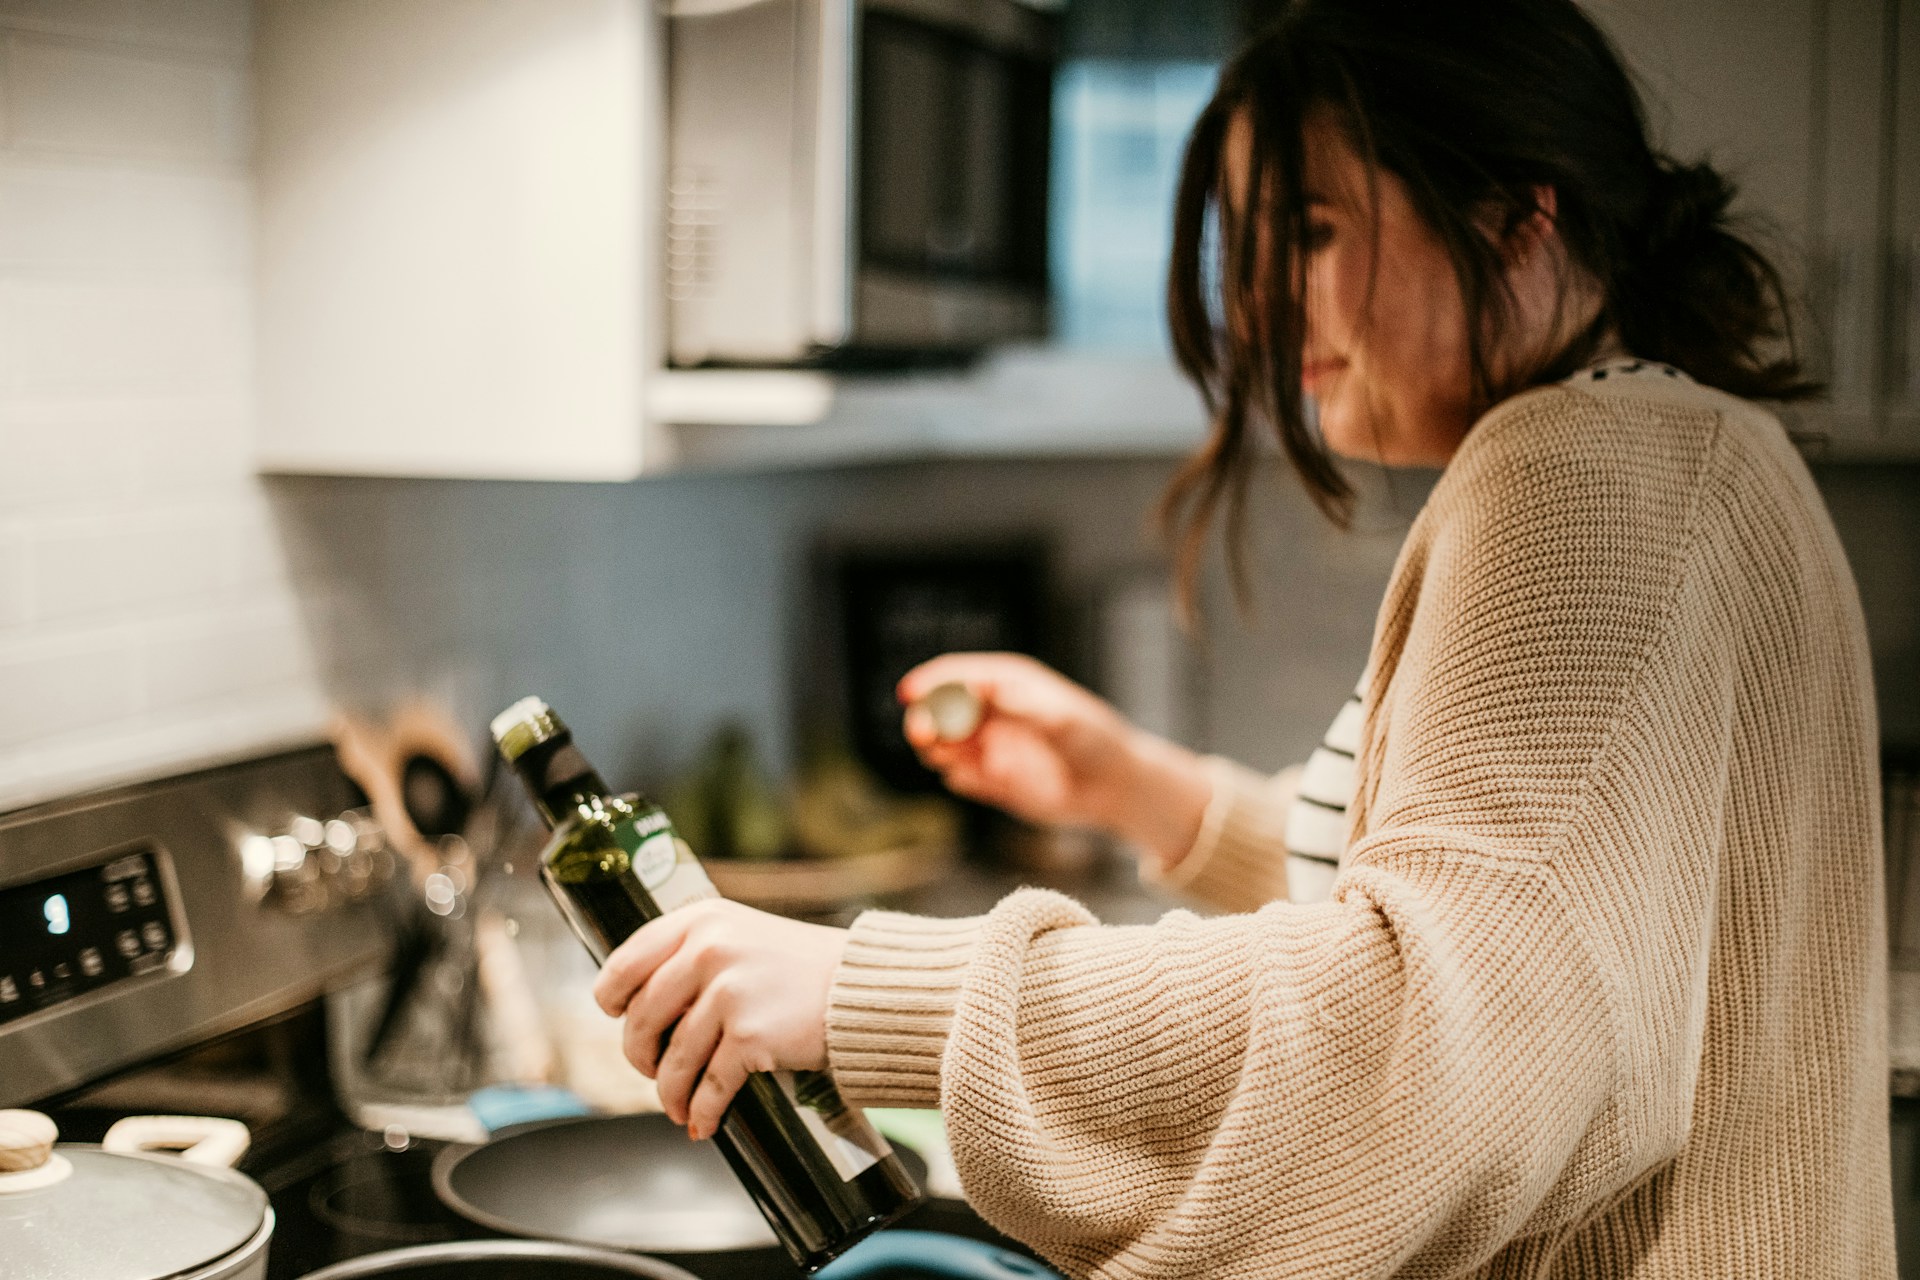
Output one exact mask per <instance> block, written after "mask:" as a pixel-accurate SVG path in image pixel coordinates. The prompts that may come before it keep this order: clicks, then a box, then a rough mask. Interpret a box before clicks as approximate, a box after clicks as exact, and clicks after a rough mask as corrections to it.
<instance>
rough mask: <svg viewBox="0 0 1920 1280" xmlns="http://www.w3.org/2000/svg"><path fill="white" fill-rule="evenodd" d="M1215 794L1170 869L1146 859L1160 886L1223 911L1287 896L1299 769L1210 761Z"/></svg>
mask: <svg viewBox="0 0 1920 1280" xmlns="http://www.w3.org/2000/svg"><path fill="white" fill-rule="evenodd" d="M1206 768H1207V773H1208V776H1209V777H1210V778H1211V780H1212V782H1213V798H1212V799H1211V800H1210V801H1209V802H1208V804H1207V811H1206V813H1205V815H1204V816H1203V817H1202V818H1201V821H1200V833H1199V835H1197V836H1196V837H1195V838H1194V842H1193V847H1192V848H1191V849H1189V850H1188V851H1187V852H1186V854H1185V855H1184V856H1183V857H1182V858H1181V859H1180V860H1179V861H1178V862H1175V863H1173V864H1172V865H1171V866H1166V867H1160V866H1155V865H1153V864H1150V863H1146V862H1143V863H1142V864H1141V873H1140V878H1141V879H1142V880H1144V881H1145V882H1146V883H1148V884H1150V885H1153V886H1155V887H1156V888H1160V889H1165V890H1168V891H1169V892H1172V893H1177V894H1180V895H1181V896H1183V897H1185V898H1187V899H1190V900H1191V901H1193V902H1196V903H1200V904H1203V905H1205V906H1209V907H1215V908H1218V909H1219V910H1222V911H1253V910H1257V909H1258V908H1260V907H1263V906H1265V905H1266V904H1267V903H1269V902H1278V901H1282V900H1284V899H1285V898H1287V897H1288V887H1287V843H1286V831H1287V815H1288V812H1289V811H1290V810H1291V809H1292V808H1293V797H1294V792H1295V790H1296V788H1297V785H1298V781H1299V777H1300V771H1299V770H1298V769H1297V768H1295V769H1283V770H1282V771H1281V772H1280V773H1278V774H1276V775H1274V776H1272V777H1269V776H1267V775H1265V774H1261V773H1256V772H1254V771H1253V770H1252V769H1249V768H1247V767H1246V766H1245V765H1242V764H1236V763H1234V762H1233V761H1231V760H1227V759H1224V758H1222V757H1220V756H1209V757H1207V760H1206Z"/></svg>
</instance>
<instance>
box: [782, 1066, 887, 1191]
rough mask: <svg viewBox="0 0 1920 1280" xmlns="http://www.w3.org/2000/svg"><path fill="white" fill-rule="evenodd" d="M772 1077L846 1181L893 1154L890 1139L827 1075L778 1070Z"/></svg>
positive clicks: (822, 1072)
mask: <svg viewBox="0 0 1920 1280" xmlns="http://www.w3.org/2000/svg"><path fill="white" fill-rule="evenodd" d="M772 1075H773V1078H774V1079H775V1080H778V1081H779V1082H780V1088H781V1090H782V1091H783V1092H784V1093H785V1094H786V1095H787V1100H788V1101H790V1102H792V1103H793V1111H794V1114H795V1115H797V1116H799V1117H800V1123H801V1124H803V1125H805V1126H806V1127H807V1132H808V1133H810V1134H812V1135H813V1140H814V1141H815V1142H817V1143H819V1144H820V1150H821V1151H822V1152H823V1153H825V1155H826V1157H827V1159H828V1160H829V1161H831V1162H832V1164H833V1167H834V1169H835V1170H836V1171H837V1172H838V1173H839V1174H840V1177H841V1178H842V1179H843V1180H844V1181H847V1182H851V1181H853V1180H854V1179H855V1178H857V1177H859V1176H860V1175H861V1174H862V1173H865V1172H866V1171H867V1170H868V1169H871V1168H873V1166H874V1165H876V1164H879V1163H880V1162H881V1161H882V1160H884V1159H886V1158H887V1157H888V1156H889V1155H892V1154H893V1148H892V1147H891V1146H889V1145H888V1144H887V1140H886V1139H885V1138H883V1137H881V1136H880V1134H879V1132H878V1131H876V1130H875V1129H874V1127H873V1125H872V1124H870V1123H868V1121H867V1117H866V1113H865V1112H863V1111H858V1110H855V1109H854V1108H853V1107H850V1106H848V1105H847V1104H846V1103H845V1102H844V1101H842V1100H841V1098H840V1091H839V1090H838V1089H836V1088H834V1087H833V1078H832V1077H831V1076H829V1075H827V1073H826V1072H824V1071H775V1072H773V1073H772Z"/></svg>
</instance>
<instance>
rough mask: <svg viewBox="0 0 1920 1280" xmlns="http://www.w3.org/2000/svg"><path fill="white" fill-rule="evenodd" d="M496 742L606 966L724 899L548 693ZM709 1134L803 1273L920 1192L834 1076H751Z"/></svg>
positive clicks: (579, 921)
mask: <svg viewBox="0 0 1920 1280" xmlns="http://www.w3.org/2000/svg"><path fill="white" fill-rule="evenodd" d="M493 738H494V742H495V743H496V744H497V745H498V747H499V750H500V754H501V756H502V757H503V758H504V759H505V760H506V762H507V763H508V764H510V765H512V766H513V768H514V771H515V772H516V773H518V774H519V775H520V780H521V781H522V782H524V783H525V784H526V786H527V790H528V791H529V792H531V793H532V795H533V801H534V805H535V807H536V808H538V809H539V811H540V814H541V816H542V817H543V818H545V819H546V821H547V825H548V826H549V827H551V828H552V829H553V838H552V839H551V840H550V841H549V842H548V843H547V846H546V848H545V849H544V850H542V851H541V855H540V876H541V879H542V880H544V881H545V882H546V885H547V888H548V890H549V891H550V892H551V893H552V894H553V897H554V901H556V902H557V903H559V904H560V910H561V912H562V913H563V914H564V915H565V916H566V918H567V921H568V922H569V923H570V924H571V925H572V926H573V930H574V932H575V933H576V934H578V935H579V937H580V940H581V941H582V942H584V943H585V944H586V946H587V950H588V951H590V952H592V953H593V958H594V960H595V961H596V962H597V963H601V964H604V963H606V959H607V956H608V955H609V954H610V953H611V952H612V951H613V949H614V948H615V947H617V946H619V945H620V944H621V943H622V942H624V941H625V940H626V938H627V936H628V935H629V934H631V933H633V932H634V930H636V929H638V928H639V927H640V926H641V925H643V924H645V923H646V922H647V921H649V920H652V919H655V918H656V917H658V916H661V915H664V914H665V913H667V912H669V911H672V910H675V909H676V908H679V907H683V906H685V905H687V904H688V903H690V902H698V901H700V900H701V899H704V898H713V897H718V896H719V895H718V894H717V893H716V892H715V890H714V887H713V885H712V883H711V882H710V881H709V880H708V879H707V874H706V872H705V871H703V870H702V869H701V867H700V863H699V861H698V860H697V859H696V858H695V857H694V856H693V851H692V850H691V849H689V848H688V847H687V845H686V842H685V841H683V840H681V839H680V838H679V837H678V836H677V835H675V834H674V830H673V824H672V823H671V822H669V821H668V819H667V815H666V813H665V812H664V811H663V810H662V809H661V808H660V806H659V805H657V804H654V803H653V802H652V801H650V800H647V799H644V798H642V797H640V796H637V795H615V794H614V793H613V792H612V790H611V789H610V788H609V787H608V786H607V784H606V782H605V781H604V780H602V779H601V777H600V775H599V774H598V773H597V772H595V771H594V768H593V766H592V765H590V764H588V763H587V760H586V757H585V756H583V755H581V754H580V751H579V749H578V748H577V747H575V746H574V745H573V734H572V733H571V732H570V731H569V730H568V729H567V727H566V725H565V724H563V723H562V722H561V720H560V718H559V717H558V716H556V715H555V714H554V713H553V710H552V709H551V708H550V707H548V706H547V704H546V703H544V702H542V701H541V700H540V699H538V698H523V699H522V700H521V701H519V702H516V703H515V704H514V705H513V706H511V707H509V708H508V709H507V710H506V711H504V712H502V713H501V714H500V715H499V716H497V717H495V719H494V722H493ZM713 1141H714V1145H716V1146H718V1147H719V1148H720V1151H721V1153H722V1154H723V1155H725V1156H726V1158H727V1163H728V1164H730V1165H732V1166H733V1171H734V1173H735V1174H736V1175H737V1176H738V1177H739V1179H740V1181H741V1183H742V1184H743V1185H744V1186H745V1187H746V1189H747V1192H748V1193H749V1194H750V1195H751V1196H752V1197H753V1200H754V1203H756V1204H758V1205H759V1206H760V1212H761V1213H763V1214H765V1215H766V1218H767V1222H768V1223H769V1224H771V1225H772V1227H773V1231H774V1234H775V1235H776V1236H778V1237H779V1238H780V1243H781V1244H782V1245H784V1246H785V1247H786V1250H787V1252H788V1253H789V1254H791V1255H792V1256H793V1260H794V1261H795V1262H796V1263H798V1264H799V1265H800V1266H801V1267H802V1268H804V1269H805V1270H807V1271H813V1270H815V1269H816V1268H818V1267H821V1266H823V1265H825V1264H826V1263H827V1262H828V1261H829V1260H830V1259H832V1258H833V1257H835V1256H836V1255H838V1254H839V1253H841V1252H842V1251H844V1250H846V1249H847V1248H848V1247H850V1246H851V1245H852V1244H853V1243H854V1242H855V1241H857V1240H859V1239H860V1238H861V1237H863V1236H865V1235H866V1234H867V1233H868V1232H870V1231H873V1230H875V1229H876V1228H878V1227H880V1226H883V1225H885V1224H886V1223H888V1222H891V1221H893V1220H894V1219H895V1218H897V1217H899V1216H900V1215H901V1214H903V1213H905V1212H906V1211H907V1210H909V1209H911V1208H913V1207H914V1206H915V1205H916V1204H918V1203H919V1202H920V1191H919V1188H918V1187H916V1186H915V1185H914V1182H913V1178H912V1176H911V1175H910V1174H908V1172H907V1171H906V1168H905V1166H904V1165H902V1164H901V1162H900V1159H899V1157H898V1156H896V1155H894V1153H893V1149H892V1148H891V1147H889V1146H888V1145H887V1142H886V1140H885V1139H884V1138H882V1137H881V1136H880V1135H879V1134H878V1133H876V1132H875V1131H874V1129H873V1127H872V1126H871V1125H870V1124H868V1123H867V1120H866V1117H865V1116H864V1115H863V1114H861V1113H860V1112H859V1111H857V1110H855V1109H853V1108H851V1107H848V1106H847V1105H846V1104H845V1103H843V1102H842V1101H841V1100H840V1095H839V1092H838V1091H837V1090H836V1089H835V1088H834V1085H833V1080H832V1078H831V1077H829V1076H828V1075H826V1074H825V1073H824V1072H813V1071H801V1072H786V1071H774V1072H765V1073H756V1074H754V1075H751V1076H748V1077H747V1083H746V1085H745V1086H744V1087H743V1088H742V1089H741V1090H740V1092H739V1094H738V1095H737V1096H736V1097H735V1098H734V1100H733V1103H732V1105H731V1106H729V1107H728V1109H727V1113H726V1116H725V1117H724V1118H723V1119H722V1120H721V1122H720V1128H719V1131H718V1132H716V1133H715V1134H714V1137H713Z"/></svg>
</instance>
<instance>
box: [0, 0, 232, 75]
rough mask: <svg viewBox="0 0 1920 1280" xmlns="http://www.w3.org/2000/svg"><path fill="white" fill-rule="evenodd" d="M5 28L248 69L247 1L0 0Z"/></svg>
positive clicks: (1, 23) (1, 25)
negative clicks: (191, 57)
mask: <svg viewBox="0 0 1920 1280" xmlns="http://www.w3.org/2000/svg"><path fill="white" fill-rule="evenodd" d="M0 30H12V31H29V32H38V33H40V34H43V35H57V36H69V37H77V38H79V39H82V40H91V41H99V42H102V43H104V44H107V45H110V46H112V47H115V48H124V47H126V46H128V45H133V46H136V47H146V48H150V49H154V50H164V51H170V52H175V53H188V54H194V55H196V56H199V57H202V58H206V59H208V60H212V61H218V62H220V63H222V64H223V65H226V66H231V67H242V66H245V65H246V62H247V55H248V41H249V38H250V36H251V32H252V10H251V7H250V6H249V5H248V4H247V3H246V0H0Z"/></svg>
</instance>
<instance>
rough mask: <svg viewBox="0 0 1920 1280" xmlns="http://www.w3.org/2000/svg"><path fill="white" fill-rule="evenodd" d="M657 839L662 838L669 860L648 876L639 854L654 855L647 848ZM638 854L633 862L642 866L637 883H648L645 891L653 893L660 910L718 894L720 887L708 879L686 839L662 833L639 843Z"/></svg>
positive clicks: (673, 909) (650, 856)
mask: <svg viewBox="0 0 1920 1280" xmlns="http://www.w3.org/2000/svg"><path fill="white" fill-rule="evenodd" d="M656 841H659V842H664V843H665V844H666V845H667V849H668V852H669V853H670V854H671V855H672V859H673V860H672V861H671V862H668V863H667V864H666V871H665V872H664V874H661V875H660V876H659V878H658V879H657V880H655V879H649V878H648V874H647V872H646V870H645V869H644V864H643V863H642V861H641V858H652V857H655V856H656V855H654V854H653V853H652V851H651V849H650V848H649V846H651V845H653V844H654V843H655V842H656ZM640 854H641V858H636V859H635V860H634V861H635V864H636V865H637V866H641V867H642V868H643V869H642V870H641V871H640V883H642V884H644V885H646V886H647V892H648V893H650V894H652V895H653V900H654V903H655V904H656V905H657V906H659V908H660V910H662V911H678V910H679V909H680V908H681V907H684V906H686V905H687V904H688V903H690V902H701V901H704V900H705V899H707V898H717V897H719V896H720V891H719V890H718V889H716V888H714V887H713V881H711V880H709V879H707V872H706V868H704V867H702V866H701V865H700V860H699V859H698V858H696V857H694V856H693V850H692V849H690V848H688V847H687V842H686V841H685V840H682V839H680V838H679V837H678V836H674V835H668V834H665V833H663V834H661V835H657V836H655V837H653V839H652V840H649V841H647V843H646V844H643V845H641V846H640Z"/></svg>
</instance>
